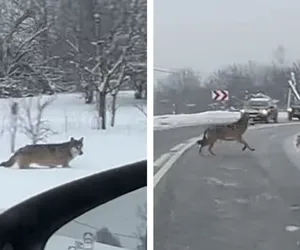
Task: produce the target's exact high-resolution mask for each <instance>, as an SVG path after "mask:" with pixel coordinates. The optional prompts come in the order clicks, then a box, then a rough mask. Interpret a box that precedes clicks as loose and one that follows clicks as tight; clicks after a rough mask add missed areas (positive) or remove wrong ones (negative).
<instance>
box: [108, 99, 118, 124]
mask: <svg viewBox="0 0 300 250" xmlns="http://www.w3.org/2000/svg"><path fill="white" fill-rule="evenodd" d="M116 103H117V94H114V95H112V103H111V121H110V126H111V127H114V126H115V121H116V110H117V107H116Z"/></svg>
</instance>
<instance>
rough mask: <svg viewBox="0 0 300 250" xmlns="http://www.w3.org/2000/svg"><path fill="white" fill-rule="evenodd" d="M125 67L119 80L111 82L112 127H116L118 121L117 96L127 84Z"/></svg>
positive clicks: (122, 68) (123, 66)
mask: <svg viewBox="0 0 300 250" xmlns="http://www.w3.org/2000/svg"><path fill="white" fill-rule="evenodd" d="M125 68H126V66H125V65H122V67H121V72H120V73H119V77H118V79H114V80H111V81H110V86H109V88H110V94H111V97H112V101H111V121H110V126H111V127H114V126H115V120H116V111H117V96H118V93H119V91H120V88H121V86H122V84H123V83H124V82H125V80H126V79H125Z"/></svg>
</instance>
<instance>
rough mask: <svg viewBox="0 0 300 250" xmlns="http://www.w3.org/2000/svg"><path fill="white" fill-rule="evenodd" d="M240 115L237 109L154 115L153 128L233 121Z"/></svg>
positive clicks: (160, 128) (162, 128) (161, 128)
mask: <svg viewBox="0 0 300 250" xmlns="http://www.w3.org/2000/svg"><path fill="white" fill-rule="evenodd" d="M240 116H241V113H240V112H238V111H221V110H218V111H205V112H202V113H196V114H180V115H163V116H155V117H154V121H153V126H154V130H164V129H170V128H177V127H188V126H197V125H208V124H218V123H224V122H228V123H230V122H235V121H237V120H238V119H239V118H240Z"/></svg>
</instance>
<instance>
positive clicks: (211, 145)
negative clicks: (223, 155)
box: [208, 142, 215, 155]
mask: <svg viewBox="0 0 300 250" xmlns="http://www.w3.org/2000/svg"><path fill="white" fill-rule="evenodd" d="M214 144H215V142H212V143H211V144H209V147H208V151H209V153H211V154H212V155H215V153H214V152H213V151H212V148H213V146H214Z"/></svg>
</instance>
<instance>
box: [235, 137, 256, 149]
mask: <svg viewBox="0 0 300 250" xmlns="http://www.w3.org/2000/svg"><path fill="white" fill-rule="evenodd" d="M237 141H238V142H239V143H241V144H243V145H244V147H243V149H242V151H244V150H245V149H246V148H248V149H249V150H251V151H254V150H255V149H254V148H251V147H250V146H249V144H248V143H247V142H246V141H245V140H244V139H243V137H239V138H237Z"/></svg>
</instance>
